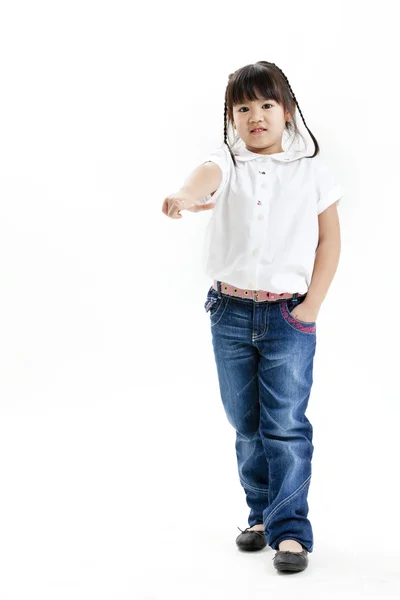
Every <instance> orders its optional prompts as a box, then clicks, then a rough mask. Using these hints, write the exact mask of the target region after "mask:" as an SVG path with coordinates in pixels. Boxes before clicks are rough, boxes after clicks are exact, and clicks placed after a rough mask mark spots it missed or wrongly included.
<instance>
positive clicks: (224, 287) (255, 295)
mask: <svg viewBox="0 0 400 600" xmlns="http://www.w3.org/2000/svg"><path fill="white" fill-rule="evenodd" d="M220 283H221V293H222V294H227V295H228V296H237V297H239V298H250V299H251V300H254V301H255V302H262V301H265V300H269V301H278V300H285V299H287V298H293V296H295V297H296V298H300V297H302V296H305V295H306V294H298V293H297V292H296V294H291V293H290V292H284V293H282V294H276V293H274V292H266V291H264V290H245V289H243V288H238V287H235V286H234V285H230V284H229V283H225V282H224V281H221V282H220ZM213 288H214V289H215V290H218V285H217V280H216V279H214V281H213Z"/></svg>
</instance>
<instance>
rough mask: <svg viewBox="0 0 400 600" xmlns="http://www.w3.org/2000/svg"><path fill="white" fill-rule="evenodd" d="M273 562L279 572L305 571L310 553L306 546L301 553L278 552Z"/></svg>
mask: <svg viewBox="0 0 400 600" xmlns="http://www.w3.org/2000/svg"><path fill="white" fill-rule="evenodd" d="M272 560H273V564H274V567H275V568H276V569H277V571H304V569H306V568H307V566H308V551H307V550H306V549H305V548H304V546H303V550H302V551H301V552H290V551H289V550H277V551H276V554H275V556H274V557H273V559H272Z"/></svg>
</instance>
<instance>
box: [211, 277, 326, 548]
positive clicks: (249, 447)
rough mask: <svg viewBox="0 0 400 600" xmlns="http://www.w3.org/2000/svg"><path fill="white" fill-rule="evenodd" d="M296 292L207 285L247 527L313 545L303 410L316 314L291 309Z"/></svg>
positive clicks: (270, 538)
mask: <svg viewBox="0 0 400 600" xmlns="http://www.w3.org/2000/svg"><path fill="white" fill-rule="evenodd" d="M305 298H306V296H300V297H299V296H298V294H295V298H294V299H292V298H289V299H285V300H278V301H268V300H267V301H262V302H256V301H254V300H253V299H252V298H239V297H235V296H227V295H225V294H221V291H220V282H218V290H215V289H214V287H213V286H211V287H210V289H209V290H208V293H207V299H206V301H205V303H204V308H205V310H206V312H209V316H210V324H211V334H212V344H213V348H214V355H215V362H216V366H217V373H218V380H219V388H220V395H221V399H222V403H223V407H224V409H225V413H226V416H227V418H228V421H229V423H230V424H231V425H232V427H234V429H235V431H236V442H235V448H236V457H237V465H238V473H239V480H240V484H241V486H242V487H243V488H244V491H245V495H246V503H247V505H248V506H249V508H250V514H249V518H248V523H249V527H251V526H253V525H255V524H256V523H262V524H263V525H264V533H265V536H266V540H267V543H268V545H269V546H270V547H271V548H273V549H278V548H279V543H280V542H281V541H282V540H285V539H292V540H297V541H298V542H299V543H300V544H302V545H303V546H304V547H305V548H306V549H307V550H308V552H312V551H313V532H312V527H311V523H310V521H309V519H308V518H307V515H308V503H307V494H308V490H309V486H310V480H311V459H312V455H313V450H314V446H313V443H312V433H313V429H312V425H311V423H310V421H309V420H308V419H307V417H306V415H305V412H306V409H307V405H308V399H309V396H310V391H311V386H312V382H313V360H314V354H315V348H316V322H315V321H314V322H311V323H306V322H304V321H301V320H299V319H297V318H295V317H293V316H292V315H291V311H292V310H293V309H294V308H295V307H296V306H298V305H299V304H301V303H302V302H303V301H304V300H305Z"/></svg>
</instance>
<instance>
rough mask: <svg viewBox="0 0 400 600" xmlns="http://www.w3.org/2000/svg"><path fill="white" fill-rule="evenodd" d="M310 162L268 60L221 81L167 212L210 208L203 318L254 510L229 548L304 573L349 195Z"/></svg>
mask: <svg viewBox="0 0 400 600" xmlns="http://www.w3.org/2000/svg"><path fill="white" fill-rule="evenodd" d="M297 109H298V111H299V112H300V115H301V118H302V120H303V122H304V125H305V127H306V130H307V132H308V134H309V138H311V141H312V142H311V143H312V148H311V150H310V149H309V148H308V147H307V145H309V144H310V140H309V139H308V142H307V141H305V139H304V136H303V135H302V134H301V132H300V129H299V122H298V118H297ZM229 126H232V128H233V130H234V133H235V139H234V141H233V142H232V143H231V142H230V140H229V136H228V129H229ZM285 136H286V138H285ZM300 139H301V140H302V141H303V147H301V146H299V141H300ZM318 154H319V146H318V143H317V140H316V139H315V137H314V135H313V134H312V133H311V131H310V130H309V129H308V127H307V125H306V123H305V120H304V118H303V115H302V113H301V111H300V107H299V105H298V102H297V100H296V97H295V95H294V93H293V91H292V88H291V87H290V84H289V81H288V79H287V78H286V76H285V75H284V73H283V72H282V71H281V70H280V69H279V67H277V66H276V65H275V64H274V63H269V62H265V61H259V62H257V63H255V64H251V65H247V66H245V67H242V68H240V69H238V70H237V71H235V72H234V73H232V74H231V75H230V76H229V80H228V85H227V88H226V92H225V107H224V143H223V145H222V146H221V147H220V148H219V149H217V150H216V151H215V152H213V153H212V154H210V155H209V156H207V157H206V160H205V161H204V163H203V164H202V165H200V166H199V167H197V168H196V169H195V171H194V172H193V173H192V174H191V175H190V176H189V178H188V179H187V181H186V182H185V183H184V185H183V187H182V188H181V189H180V190H179V191H178V192H176V193H174V194H171V195H169V196H167V198H165V200H164V202H163V207H162V210H163V212H164V214H166V215H167V216H169V217H171V218H174V219H176V218H182V215H181V212H180V211H182V210H184V209H186V210H191V211H193V212H198V211H201V210H209V209H215V210H213V212H212V215H211V219H210V221H209V223H208V227H207V230H206V236H205V238H206V239H205V245H204V268H205V272H206V273H207V275H208V276H210V277H211V278H212V279H213V285H212V286H211V287H210V289H209V290H208V293H207V298H206V301H205V304H204V308H205V310H206V311H207V312H209V316H210V325H211V334H212V343H213V349H214V356H215V361H216V368H217V373H218V379H219V388H220V394H221V399H222V403H223V406H224V409H225V412H226V416H227V418H228V421H229V422H230V424H231V425H232V426H233V427H234V429H235V431H236V442H235V449H236V456H237V465H238V474H239V480H240V484H241V485H242V487H243V488H244V491H245V496H246V502H247V504H248V506H249V508H250V513H249V518H248V524H249V527H248V528H246V529H245V530H244V531H242V530H240V531H241V532H242V533H241V534H240V535H239V536H238V537H237V538H236V544H237V546H238V547H239V548H240V549H242V550H259V549H261V548H264V547H265V545H266V544H267V543H268V544H269V545H270V547H271V548H273V549H275V550H276V551H277V552H276V553H275V556H274V557H273V564H274V567H275V568H276V569H277V570H279V571H302V570H304V569H305V568H306V567H307V566H308V553H310V552H312V551H313V531H312V527H311V523H310V521H309V519H308V518H307V515H308V503H307V494H308V490H309V485H310V479H311V459H312V455H313V450H314V446H313V443H312V432H313V430H312V425H311V423H310V421H309V420H308V418H307V417H306V415H305V412H306V409H307V404H308V400H309V396H310V391H311V386H312V383H313V359H314V354H315V349H316V320H317V316H318V312H319V309H320V306H321V303H322V301H323V300H324V298H325V295H326V293H327V291H328V288H329V286H330V283H331V281H332V279H333V276H334V274H335V271H336V268H337V264H338V260H339V254H340V230H339V221H338V214H337V209H336V204H337V203H338V200H339V199H340V198H341V197H342V195H343V191H342V188H341V187H340V186H339V185H338V184H337V183H336V181H335V178H334V176H333V175H332V173H331V172H330V170H329V169H328V168H327V167H326V166H325V165H324V164H323V163H322V162H321V160H320V157H319V156H318ZM211 197H212V199H213V201H212V202H209V200H210V199H211ZM204 201H205V202H204ZM239 529H240V528H239Z"/></svg>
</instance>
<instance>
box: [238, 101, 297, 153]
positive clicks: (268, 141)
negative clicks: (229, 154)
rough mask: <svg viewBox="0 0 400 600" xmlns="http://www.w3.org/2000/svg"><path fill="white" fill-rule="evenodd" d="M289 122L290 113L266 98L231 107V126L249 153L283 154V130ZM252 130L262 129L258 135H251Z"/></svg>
mask: <svg viewBox="0 0 400 600" xmlns="http://www.w3.org/2000/svg"><path fill="white" fill-rule="evenodd" d="M290 120H291V115H290V112H289V111H287V112H286V113H284V111H283V107H282V106H281V105H280V104H278V102H276V101H275V100H271V99H268V98H261V99H258V100H253V101H251V100H249V101H247V102H245V103H244V104H235V105H234V106H233V126H234V128H235V130H236V131H237V133H238V135H239V136H240V137H241V138H242V140H243V141H244V143H245V145H246V148H247V150H250V152H257V153H259V154H275V153H276V152H283V149H282V135H283V130H284V129H285V123H286V121H290ZM254 128H263V129H264V131H263V132H261V133H258V134H254V133H251V130H252V129H254Z"/></svg>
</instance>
